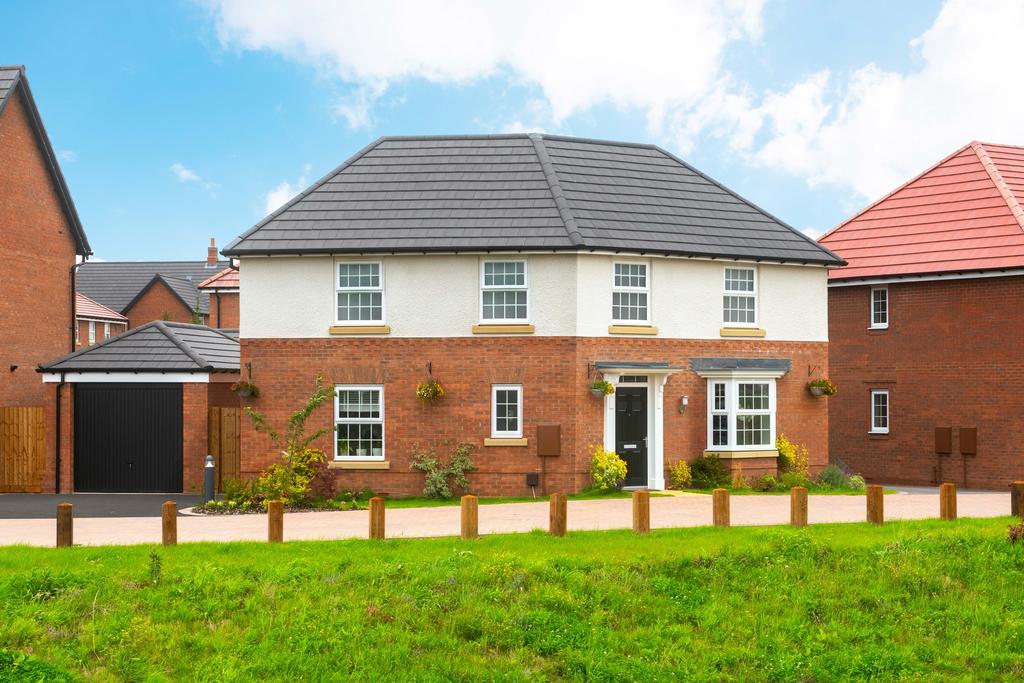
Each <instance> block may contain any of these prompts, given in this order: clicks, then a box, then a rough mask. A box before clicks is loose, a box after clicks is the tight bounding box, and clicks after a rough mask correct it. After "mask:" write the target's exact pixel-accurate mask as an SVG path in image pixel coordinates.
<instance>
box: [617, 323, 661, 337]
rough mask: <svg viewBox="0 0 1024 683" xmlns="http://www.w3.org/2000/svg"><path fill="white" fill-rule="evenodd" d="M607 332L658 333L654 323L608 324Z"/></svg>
mask: <svg viewBox="0 0 1024 683" xmlns="http://www.w3.org/2000/svg"><path fill="white" fill-rule="evenodd" d="M608 334H651V335H653V334H658V328H657V327H655V326H654V325H609V326H608Z"/></svg>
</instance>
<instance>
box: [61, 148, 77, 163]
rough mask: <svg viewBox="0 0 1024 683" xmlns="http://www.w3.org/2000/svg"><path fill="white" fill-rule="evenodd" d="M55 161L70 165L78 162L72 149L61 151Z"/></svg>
mask: <svg viewBox="0 0 1024 683" xmlns="http://www.w3.org/2000/svg"><path fill="white" fill-rule="evenodd" d="M57 159H58V160H60V161H63V162H64V163H67V164H71V163H74V162H76V161H78V153H77V152H75V150H73V149H62V150H60V151H59V152H57Z"/></svg>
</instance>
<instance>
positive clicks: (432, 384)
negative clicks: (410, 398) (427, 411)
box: [416, 379, 444, 402]
mask: <svg viewBox="0 0 1024 683" xmlns="http://www.w3.org/2000/svg"><path fill="white" fill-rule="evenodd" d="M443 396H444V387H442V386H441V383H440V382H438V381H437V380H436V379H432V380H429V381H427V382H424V383H423V384H421V385H419V386H418V387H416V398H418V399H419V400H421V401H427V402H429V401H433V400H434V399H437V398H441V397H443Z"/></svg>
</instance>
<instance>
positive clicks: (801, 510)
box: [789, 486, 807, 527]
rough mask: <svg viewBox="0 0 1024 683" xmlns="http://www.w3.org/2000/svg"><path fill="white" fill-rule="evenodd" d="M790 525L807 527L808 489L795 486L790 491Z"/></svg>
mask: <svg viewBox="0 0 1024 683" xmlns="http://www.w3.org/2000/svg"><path fill="white" fill-rule="evenodd" d="M789 523H790V525H791V526H795V527H804V526H807V488H806V487H804V486H794V487H793V488H791V489H790V490H789Z"/></svg>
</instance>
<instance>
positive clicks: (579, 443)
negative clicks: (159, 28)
mask: <svg viewBox="0 0 1024 683" xmlns="http://www.w3.org/2000/svg"><path fill="white" fill-rule="evenodd" d="M826 347H827V344H825V343H798V342H770V341H746V340H744V341H739V340H722V341H696V340H669V339H599V338H581V339H576V338H567V337H527V338H523V337H502V338H477V337H473V338H455V339H440V338H439V339H423V338H416V339H407V338H394V339H377V338H361V339H272V340H271V339H243V340H242V364H243V366H245V364H246V363H251V364H252V381H253V383H254V384H256V385H257V387H259V389H260V396H259V398H256V399H252V400H250V401H249V402H248V403H249V404H251V405H252V407H253V408H255V409H256V410H258V411H260V412H261V413H263V414H264V415H265V416H266V417H267V419H268V420H269V421H270V423H271V424H272V425H274V426H275V427H277V428H278V429H281V428H283V425H284V423H285V421H286V420H287V418H288V416H289V415H290V414H291V413H292V412H294V411H295V410H297V409H298V408H299V407H300V406H301V405H302V404H303V403H304V401H305V399H306V397H308V396H309V394H310V392H311V391H312V388H313V382H314V378H315V377H316V375H317V374H322V375H323V377H324V381H325V383H326V384H328V385H334V384H381V385H383V386H384V396H385V436H384V438H385V451H386V458H387V461H388V462H389V463H390V469H389V470H386V471H381V470H347V469H346V470H337V471H336V472H337V475H338V477H339V485H340V486H341V487H342V488H343V489H347V490H358V489H362V488H370V489H373V490H374V491H376V492H378V493H388V494H390V495H416V494H419V493H421V492H422V489H423V475H422V473H420V472H416V471H413V470H411V468H410V459H411V454H412V453H413V452H414V450H415V448H416V447H417V445H418V446H421V447H423V446H426V447H429V446H431V445H433V444H436V443H440V442H442V441H444V440H456V441H465V442H470V443H474V444H476V445H477V450H476V451H475V453H474V456H473V460H474V462H475V463H476V465H477V466H478V467H479V470H478V471H477V472H474V473H473V474H472V475H471V476H470V482H471V488H472V490H473V491H474V493H478V494H480V495H529V494H530V489H529V488H528V487H527V486H526V474H527V473H532V472H541V471H542V468H543V469H544V471H545V483H546V488H547V490H548V491H554V490H561V491H578V490H580V489H582V488H584V487H585V486H587V485H588V484H589V483H590V477H589V455H588V453H587V445H588V444H600V443H602V442H603V438H604V436H603V435H604V426H603V425H604V411H603V401H602V400H600V399H596V398H594V397H592V396H591V394H590V392H589V389H588V385H589V383H590V382H591V381H593V377H591V376H589V375H588V364H592V363H593V362H595V361H597V360H609V361H649V362H653V361H659V362H668V363H670V364H671V365H672V366H674V367H679V368H682V371H681V372H679V373H677V374H675V375H672V376H671V377H670V379H669V381H668V382H667V384H666V387H665V393H664V433H665V466H666V469H667V468H668V467H669V466H670V465H671V464H673V463H675V462H676V461H678V460H680V459H686V460H692V459H693V458H695V457H697V456H698V455H701V454H702V453H703V451H704V449H705V446H706V440H707V426H706V420H707V418H706V410H707V403H706V400H707V396H706V394H707V381H706V380H705V379H702V378H700V377H698V376H697V375H696V374H695V373H694V372H692V371H691V370H690V369H689V361H690V358H692V357H714V356H762V357H772V358H789V359H791V360H792V364H793V369H792V370H791V371H790V372H789V373H788V374H787V375H786V376H784V377H783V378H781V379H780V380H778V381H777V393H778V407H777V426H778V431H779V432H780V433H785V434H786V435H787V436H789V437H790V439H792V440H794V441H797V442H799V443H802V444H804V445H806V446H807V447H808V449H809V450H810V452H811V454H812V455H811V457H812V468H813V469H814V470H815V471H819V470H820V469H822V468H823V467H824V466H825V465H826V464H827V463H828V436H827V430H828V414H827V407H826V403H825V401H824V400H822V399H815V398H813V397H811V396H810V394H808V393H807V391H806V389H805V386H804V385H805V383H806V382H807V374H808V372H809V371H810V370H811V369H813V368H818V370H815V372H816V373H817V372H818V371H820V372H821V373H822V374H824V373H827V369H828V359H827V348H826ZM428 363H431V364H432V367H433V374H434V377H435V378H437V379H438V380H439V381H440V382H441V384H442V385H443V386H444V388H445V391H446V395H445V397H444V398H442V399H440V400H439V401H438V402H436V403H435V404H432V405H425V404H423V403H422V402H420V401H419V400H417V399H416V397H415V393H414V392H415V389H416V385H417V384H419V383H420V382H423V381H425V380H426V378H427V364H428ZM492 384H522V385H523V394H524V398H523V412H524V416H523V418H524V421H523V435H524V436H525V437H527V438H528V439H529V445H528V446H527V447H525V448H523V447H485V446H483V445H482V444H483V440H484V439H485V438H486V437H489V436H490V386H491V385H492ZM683 395H688V396H689V397H690V403H689V407H688V408H687V410H686V412H685V413H683V414H680V413H679V411H678V405H679V399H680V397H681V396H683ZM651 408H652V409H653V406H652V407H651ZM332 412H333V405H330V406H323V407H321V408H320V409H319V410H318V411H317V412H316V413H314V415H313V416H312V417H311V418H310V421H309V423H308V428H309V431H313V430H316V429H319V428H327V429H331V430H333V424H334V423H333V415H332ZM543 424H558V425H561V435H562V436H561V439H562V440H561V450H562V455H561V456H560V457H557V458H544V459H542V458H540V457H538V456H537V450H536V432H537V426H538V425H543ZM316 445H317V446H319V447H321V448H323V449H324V450H325V451H326V452H327V453H328V455H329V457H333V453H334V445H333V441H332V437H330V436H327V437H323V438H321V439H319V440H318V442H317V443H316ZM278 457H279V455H278V453H277V451H276V450H275V449H274V448H273V446H272V445H271V443H270V441H269V439H268V438H267V437H266V436H265V435H263V434H260V433H257V432H255V431H254V430H253V428H252V426H251V424H250V423H249V422H248V421H247V420H243V424H242V473H243V475H244V476H249V477H251V476H254V475H255V474H257V473H258V472H259V471H260V470H261V469H263V468H264V467H266V466H267V465H268V464H270V463H271V462H274V461H275V460H276V459H277V458H278ZM759 465H760V467H761V469H759V470H757V471H755V469H756V468H755V466H754V464H753V463H750V461H747V462H746V463H744V465H743V467H744V468H745V471H746V468H750V469H751V472H750V474H751V475H759V474H760V473H763V472H762V471H761V470H764V471H769V470H770V469H771V466H770V465H769V464H766V463H759Z"/></svg>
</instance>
